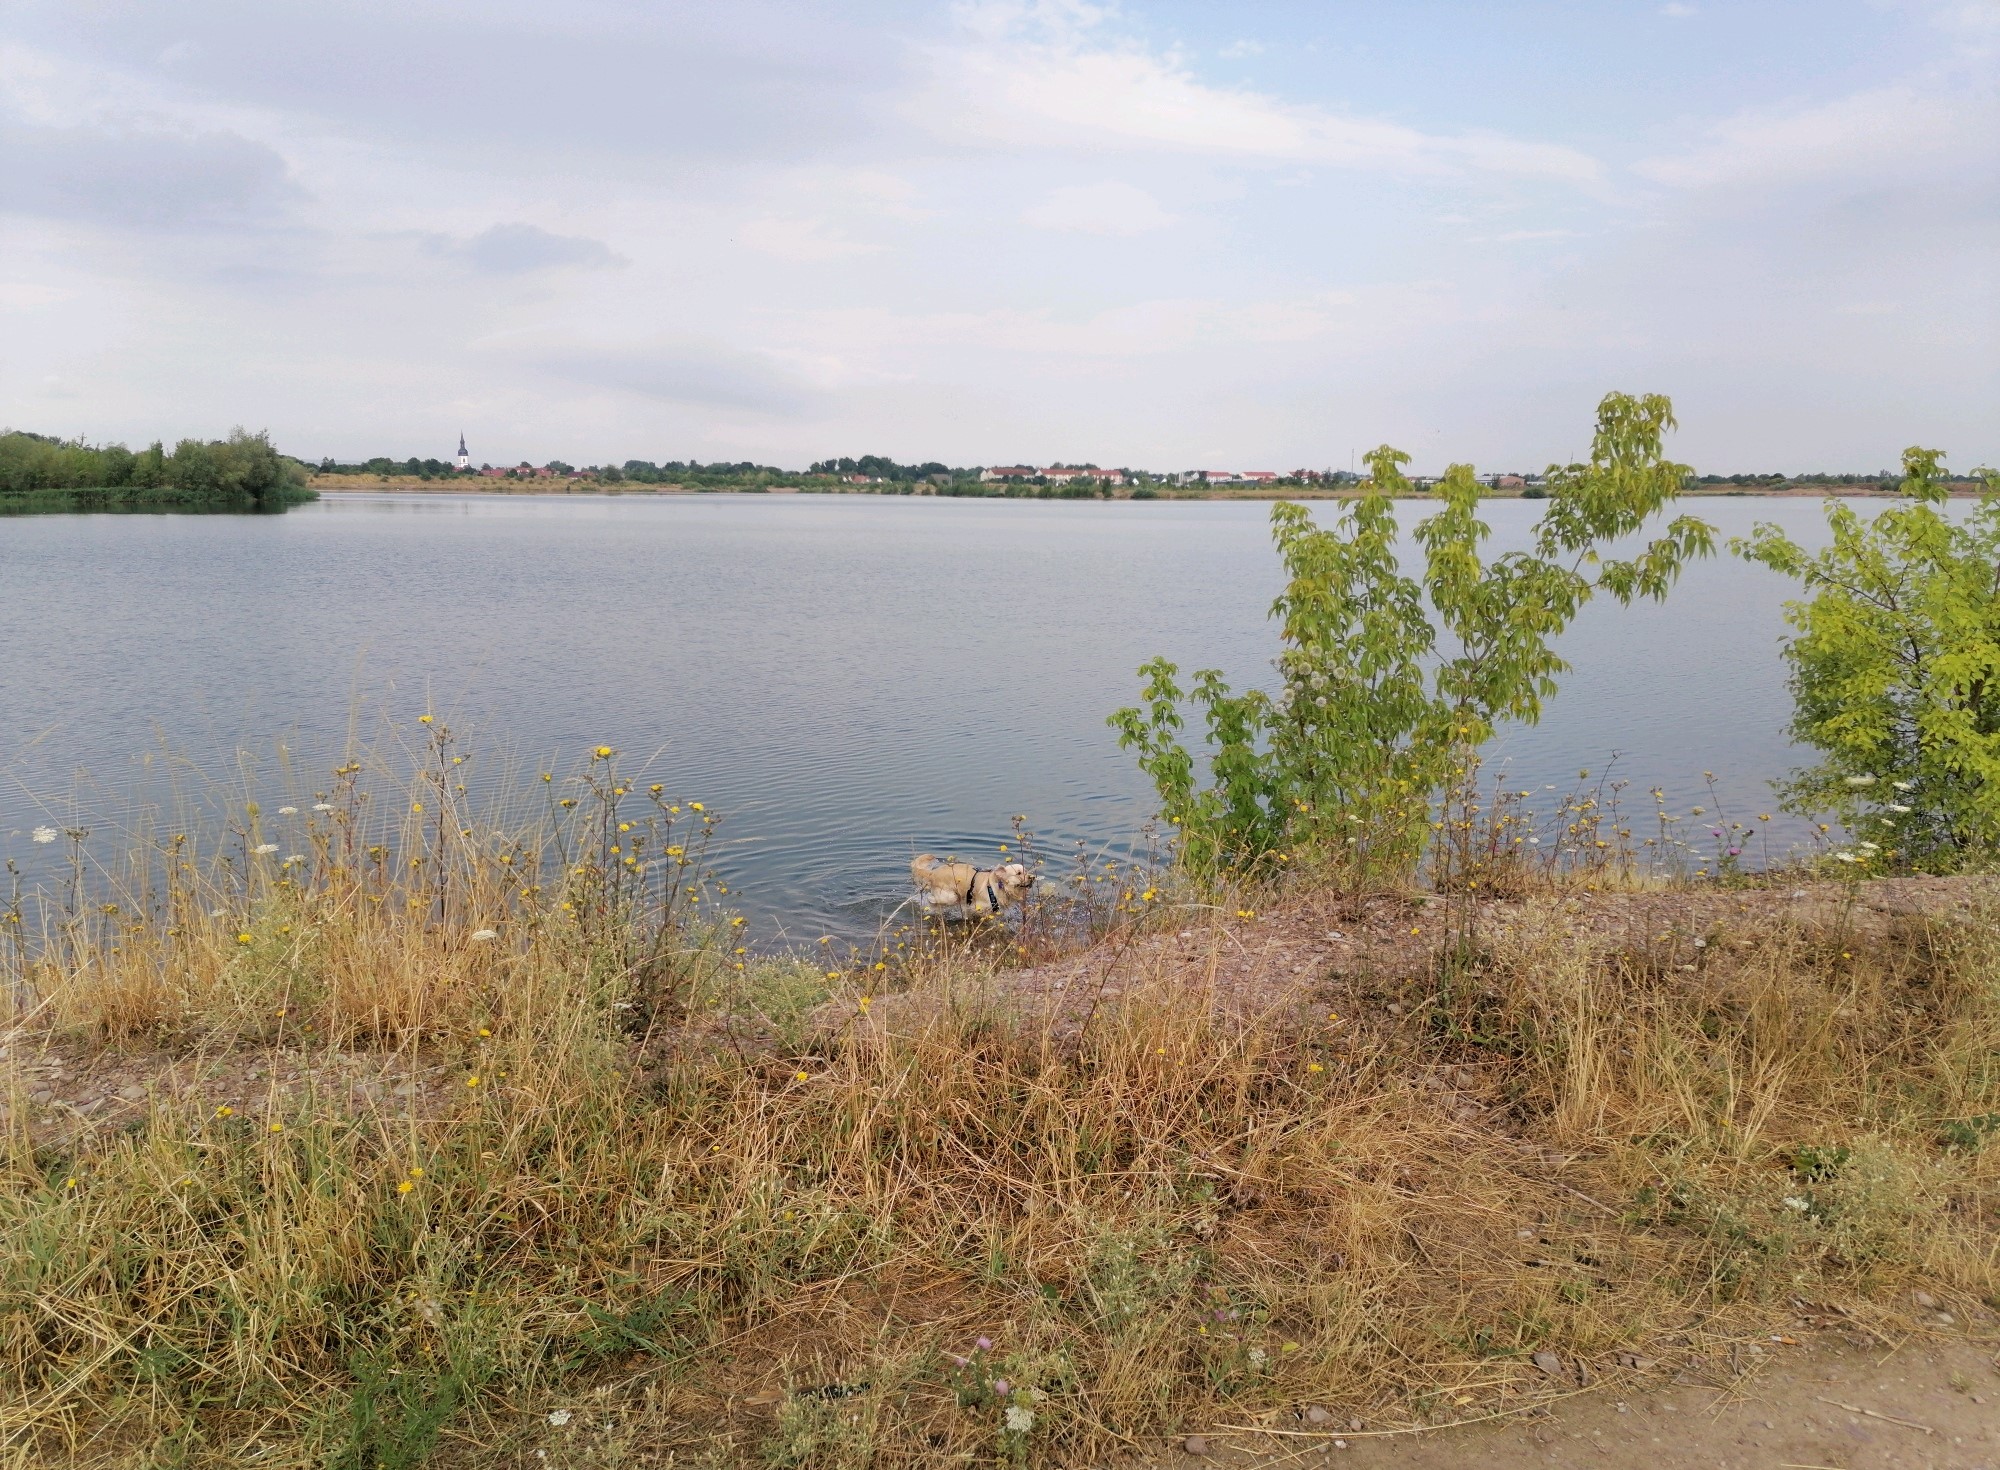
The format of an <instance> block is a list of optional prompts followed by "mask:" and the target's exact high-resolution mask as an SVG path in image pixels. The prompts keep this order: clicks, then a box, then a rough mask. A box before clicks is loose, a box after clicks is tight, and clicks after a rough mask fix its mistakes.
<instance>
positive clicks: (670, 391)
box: [495, 341, 818, 416]
mask: <svg viewBox="0 0 2000 1470" xmlns="http://www.w3.org/2000/svg"><path fill="white" fill-rule="evenodd" d="M495 345H496V346H497V345H499V344H495ZM508 350H509V351H518V350H519V347H518V344H508ZM530 357H531V359H532V360H533V361H534V363H535V365H536V366H537V367H539V368H541V370H542V371H544V372H546V373H548V374H550V375H552V376H554V377H558V378H564V379H567V380H569V381H571V382H575V383H582V384H585V385H587V386H589V387H593V388H609V389H612V390H614V391H616V392H620V393H630V394H633V395H636V396H637V397H640V398H651V399H656V400H659V401H660V402H664V403H675V404H681V405H685V406H689V407H695V408H718V409H734V410H738V411H741V412H745V413H753V414H763V415H771V416H786V415H796V414H800V413H803V412H805V411H806V410H808V409H809V408H811V407H812V405H813V404H814V402H815V401H816V400H817V398H818V394H817V393H816V392H815V391H814V390H813V389H812V388H811V387H810V386H808V385H807V384H805V383H803V382H801V381H800V380H799V378H798V377H797V376H796V375H795V374H793V373H791V372H788V371H786V370H785V369H784V368H782V367H780V366H779V365H778V364H776V363H774V362H773V361H771V360H770V359H769V358H767V357H763V356H760V355H758V354H755V353H750V352H744V351H741V350H739V349H737V348H733V347H727V346H724V345H722V344H720V343H716V342H705V341H656V342H649V343H628V344H575V345H568V346H555V347H550V348H547V349H543V350H541V351H532V350H531V352H530Z"/></svg>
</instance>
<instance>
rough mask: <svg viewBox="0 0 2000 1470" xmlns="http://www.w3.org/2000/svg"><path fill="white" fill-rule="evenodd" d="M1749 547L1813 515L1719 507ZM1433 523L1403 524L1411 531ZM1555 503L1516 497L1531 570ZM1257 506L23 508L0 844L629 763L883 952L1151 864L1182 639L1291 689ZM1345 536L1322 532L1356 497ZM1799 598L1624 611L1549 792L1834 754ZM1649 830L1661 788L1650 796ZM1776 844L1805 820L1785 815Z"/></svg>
mask: <svg viewBox="0 0 2000 1470" xmlns="http://www.w3.org/2000/svg"><path fill="white" fill-rule="evenodd" d="M1692 505H1693V508H1695V509H1696V510H1697V511H1698V512H1699V513H1701V514H1703V515H1705V516H1707V517H1708V518H1709V519H1710V520H1711V521H1713V522H1715V523H1716V524H1717V525H1718V526H1719V527H1720V528H1721V530H1722V533H1723V535H1724V536H1725V537H1726V536H1728V535H1731V534H1735V533H1739V532H1742V531H1747V530H1748V529H1749V527H1750V525H1751V523H1752V522H1753V521H1755V520H1774V521H1777V522H1778V523H1780V524H1782V525H1784V526H1786V527H1788V528H1789V529H1790V530H1792V532H1793V533H1794V534H1795V535H1797V536H1799V537H1801V539H1806V540H1809V541H1811V542H1812V543H1814V544H1817V543H1818V542H1819V541H1821V540H1822V539H1823V538H1822V536H1821V535H1820V534H1819V531H1820V527H1821V518H1820V511H1819V506H1818V504H1817V502H1814V501H1809V500H1781V499H1770V500H1759V499H1748V498H1746V499H1715V500H1700V501H1696V502H1693V503H1692ZM1419 509H1420V507H1418V506H1414V505H1411V506H1406V507H1405V520H1406V522H1407V521H1408V520H1409V519H1411V518H1412V513H1413V512H1416V511H1418V510H1419ZM1537 511H1538V506H1537V504H1536V503H1535V502H1532V501H1499V502H1495V503H1493V504H1491V505H1490V506H1488V507H1487V512H1486V513H1487V518H1488V519H1489V520H1490V521H1491V522H1492V523H1493V525H1494V528H1495V533H1496V535H1495V544H1496V546H1497V547H1498V548H1501V549H1504V548H1507V547H1512V546H1517V545H1520V544H1523V541H1524V538H1525V536H1526V533H1527V531H1528V528H1529V527H1530V526H1531V525H1532V523H1533V519H1534V517H1535V515H1536V514H1537ZM1268 514H1269V507H1268V506H1266V505H1260V504H1254V503H1240V502H1238V503H1216V502H1210V503H1187V504H1179V503H1157V502H1156V503H1150V504H1132V503H1120V504H1115V505H1097V504H1089V503H1069V502H1037V501H979V500H948V499H937V500H933V499H903V498H886V499H885V498H877V497H872V496H870V497H859V496H857V497H845V496H843V497H822V496H801V497H794V496H782V497H780V496H768V497H767V496H699V497H696V496H687V497H671V498H667V497H662V498H657V499H655V498H639V497H601V498H600V497H578V496H567V497H560V498H548V499H541V498H527V497H519V496H492V497H487V496H448V497H447V496H414V495H387V494H385V495H353V494H343V495H338V496H329V497H328V498H326V499H324V500H322V501H320V502H318V503H317V504H314V505H309V506H306V507H303V508H301V509H298V510H294V511H291V512H289V513H288V514H285V515H282V516H271V517H214V516H200V517H174V516H48V517H40V518H28V519H20V520H12V521H7V522H0V588H4V589H5V594H6V595H5V598H4V601H0V701H4V703H0V857H13V858H16V859H18V860H20V861H22V862H23V863H24V864H25V865H29V866H31V867H35V866H37V865H39V870H40V871H44V872H45V871H46V870H47V865H48V862H49V860H50V859H51V858H52V857H53V855H54V854H55V852H56V851H57V849H55V848H36V847H33V846H32V845H31V843H30V841H29V838H28V830H29V829H30V828H31V827H33V826H34V825H36V824H37V823H40V822H44V821H48V822H53V823H54V824H56V825H58V826H61V825H66V824H69V823H71V822H76V821H81V822H83V823H84V824H86V825H89V826H91V827H92V828H93V829H94V834H95V835H93V838H92V839H91V845H92V847H93V848H96V849H99V850H100V851H101V852H104V853H109V852H110V851H112V850H114V849H115V847H116V845H117V838H118V836H119V834H120V833H121V832H123V831H129V830H132V829H133V828H135V827H136V825H137V824H138V822H139V821H140V819H141V816H142V812H143V808H144V806H145V804H146V803H147V802H158V801H160V800H162V799H164V798H165V795H166V793H167V791H168V787H169V785H170V784H171V785H172V786H173V787H175V788H176V789H178V790H179V791H180V792H181V793H182V797H183V799H184V800H194V801H197V802H200V801H208V802H211V803H219V802H221V801H223V800H226V799H230V798H232V797H233V798H235V799H241V797H242V796H243V795H245V794H255V795H256V796H257V797H259V799H261V800H262V801H263V802H264V804H265V806H266V808H267V810H268V809H270V808H272V807H274V806H276V805H277V804H279V803H280V802H282V801H285V800H288V799H290V800H296V799H297V798H298V797H299V796H301V795H308V796H309V794H310V792H311V791H312V790H313V789H314V788H315V787H323V786H325V785H326V771H327V768H328V767H329V766H331V765H332V764H333V763H334V762H335V761H336V760H337V759H339V757H340V754H341V752H342V751H343V750H344V749H345V748H346V747H347V743H348V742H349V741H350V740H357V741H360V742H364V743H367V742H374V743H377V744H378V745H380V744H381V742H382V741H383V740H384V738H385V737H387V738H388V739H390V740H404V741H408V742H409V743H411V744H415V743H417V741H418V739H419V738H420V737H419V735H418V733H417V731H418V727H417V725H416V724H415V721H416V717H417V716H418V715H420V714H422V713H424V712H425V711H426V710H427V709H429V710H435V711H436V712H437V713H438V715H439V716H440V717H441V718H446V719H448V720H449V721H450V722H451V724H452V725H453V726H454V727H455V728H457V729H459V730H461V731H463V732H464V733H465V735H466V737H467V743H468V746H469V748H471V749H472V750H473V751H474V752H475V753H476V756H477V758H476V759H475V760H474V761H473V763H472V765H471V767H470V769H471V770H473V771H474V772H476V773H477V774H476V775H475V776H474V777H473V778H472V781H471V784H472V785H473V786H474V787H475V788H476V789H477V788H480V787H481V786H482V784H483V785H484V787H486V788H489V789H490V788H491V787H493V786H495V785H496V784H501V783H508V782H518V781H520V780H521V778H522V775H523V773H526V776H527V780H528V781H532V780H533V775H532V772H533V771H534V770H537V769H549V768H551V767H553V768H554V769H559V770H568V769H573V768H574V766H575V765H576V764H577V763H578V762H579V761H580V760H581V759H582V758H583V757H584V755H585V753H586V752H587V750H588V749H589V748H590V747H592V746H595V745H599V744H609V745H613V746H616V747H618V748H619V750H620V751H621V752H623V755H622V756H621V759H622V760H623V761H624V763H625V768H626V769H627V770H628V771H630V772H632V773H634V774H637V773H638V772H639V771H640V770H641V768H642V767H643V769H644V771H645V772H646V774H645V779H646V780H647V781H648V782H651V781H663V782H665V783H666V784H667V787H668V790H669V791H670V792H673V793H678V794H679V795H681V796H683V797H686V798H690V799H699V800H702V801H704V802H706V803H707V804H708V805H709V807H710V808H711V809H712V810H714V811H718V812H720V813H722V814H723V815H724V817H725V819H726V828H725V832H726V837H727V841H726V843H725V844H724V847H723V850H722V861H721V868H722V871H723V873H724V874H725V876H726V878H727V879H728V881H729V882H730V886H731V888H732V890H733V894H732V896H733V897H735V898H740V900H741V901H742V906H743V908H744V909H745V911H746V912H748V913H750V914H751V915H752V917H753V919H754V920H755V922H756V924H757V929H758V931H759V932H760V933H761V935H762V936H763V938H764V939H765V941H766V942H770V941H771V940H773V939H776V938H783V937H787V936H789V937H792V938H809V937H814V936H816V935H818V934H821V933H826V932H832V933H836V934H842V935H859V934H866V933H872V932H873V931H874V929H875V927H876V925H877V923H878V922H879V920H880V918H881V917H882V915H883V914H885V913H886V912H887V911H888V910H890V909H891V908H892V907H894V906H895V905H896V904H897V903H899V902H900V901H901V900H902V899H903V898H904V897H905V896H906V895H907V883H908V880H907V875H906V872H905V869H906V866H907V863H908V860H909V858H910V856H911V854H913V853H914V852H917V851H920V850H926V849H928V850H933V851H937V852H955V853H957V854H960V855H962V856H968V857H984V856H985V855H987V854H990V853H993V852H994V851H995V850H996V845H997V844H998V843H999V842H1001V841H1003V840H1006V838H1007V832H1008V822H1009V818H1010V817H1011V816H1013V815H1014V814H1015V813H1024V814H1026V815H1027V816H1028V818H1029V820H1030V823H1031V825H1032V826H1033V827H1034V828H1035V829H1036V831H1037V832H1038V833H1039V834H1040V837H1041V839H1042V842H1043V844H1044V846H1045V847H1047V848H1051V849H1054V850H1058V851H1060V850H1062V849H1064V848H1066V847H1068V846H1069V845H1070V844H1072V843H1074V842H1075V841H1077V840H1082V841H1083V842H1085V843H1087V844H1089V845H1091V847H1092V848H1093V849H1095V848H1110V849H1120V848H1123V847H1124V846H1126V845H1127V844H1129V843H1131V842H1132V841H1133V840H1134V838H1135V835H1136V834H1137V833H1138V832H1139V830H1140V829H1141V827H1142V826H1143V824H1144V822H1145V820H1146V818H1147V816H1148V814H1149V812H1150V803H1149V795H1150V793H1149V789H1148V787H1147V786H1146V784H1145V782H1144V781H1143V779H1142V778H1141V777H1140V776H1139V774H1138V772H1137V771H1136V769H1135V768H1134V767H1133V765H1132V762H1131V759H1130V757H1129V756H1127V755H1125V754H1124V753H1122V752H1120V751H1119V750H1118V748H1117V745H1116V742H1115V739H1114V738H1113V736H1112V734H1111V732H1110V730H1109V729H1107V727H1106V725H1105V716H1106V715H1108V714H1109V713H1110V712H1111V711H1112V710H1113V709H1114V708H1116V707H1117V706H1119V705H1120V704H1125V703H1130V702H1131V701H1132V699H1133V696H1134V694H1135V692H1136V687H1137V681H1136V679H1135V677H1134V672H1133V671H1134V670H1135V669H1136V668H1137V666H1138V665H1139V664H1140V663H1141V662H1142V661H1143V660H1145V659H1146V658H1148V657H1150V656H1151V655H1153V654H1156V653H1164V654H1167V655H1169V656H1170V657H1172V658H1174V659H1175V660H1177V661H1178V662H1179V663H1180V664H1181V665H1182V667H1183V668H1184V669H1191V668H1195V667H1203V666H1208V665H1216V666H1220V667H1221V668H1223V669H1225V670H1227V671H1228V672H1229V673H1230V675H1231V676H1232V677H1233V678H1235V679H1238V680H1258V679H1260V678H1266V677H1268V675H1269V672H1270V669H1269V661H1270V659H1271V657H1272V656H1273V654H1274V653H1275V652H1276V650H1277V640H1276V635H1275V630H1274V629H1273V627H1272V626H1271V624H1270V623H1269V622H1268V621H1267V619H1266V616H1265V614H1266V610H1267V609H1268V607H1269V605H1270V602H1271V599H1272V597H1273V596H1274V595H1275V594H1276V592H1277V590H1278V587H1279V576H1278V564H1277V559H1276V557H1275V555H1274V553H1273V552H1272V550H1271V546H1270V537H1269V533H1268V527H1267V518H1268ZM1323 514H1326V512H1323ZM1790 590H1791V589H1790V587H1789V586H1788V584H1787V583H1785V582H1784V581H1783V580H1782V579H1780V578H1778V577H1777V576H1775V575H1774V574H1772V573H1769V572H1766V571H1764V570H1763V569H1761V568H1757V567H1751V566H1747V565H1745V564H1743V563H1741V562H1739V561H1736V560H1734V559H1733V558H1728V557H1726V556H1725V557H1719V558H1717V559H1716V560H1713V561H1710V562H1707V563H1704V564H1701V565H1699V566H1697V567H1695V568H1694V569H1693V570H1692V572H1690V573H1689V575H1688V576H1687V577H1686V578H1685V579H1684V580H1683V582H1682V584H1681V586H1680V588H1679V589H1678V590H1677V591H1676V592H1675V594H1674V596H1673V597H1672V599H1671V600H1670V601H1669V602H1668V603H1667V604H1666V605H1665V606H1663V607H1655V606H1650V605H1649V606H1643V607H1638V608H1633V609H1621V608H1618V607H1616V606H1615V605H1613V604H1609V603H1603V604H1599V605H1596V606H1593V607H1592V608H1591V609H1589V610H1588V612H1587V613H1586V615H1585V616H1584V618H1583V619H1582V620H1581V621H1580V622H1579V624H1578V626H1577V627H1576V628H1575V629H1573V630H1572V632H1571V633H1570V635H1569V636H1568V638H1567V640H1566V642H1565V643H1564V645H1563V652H1564V654H1565V655H1566V656H1567V657H1568V658H1569V659H1570V661H1571V662H1572V663H1573V664H1574V665H1575V672H1574V673H1573V674H1572V675H1570V676H1569V678H1568V679H1567V680H1566V681H1565V684H1564V687H1563V691H1562V693H1561V694H1560V695H1559V696H1558V697H1557V699H1556V700H1555V701H1554V702H1553V703H1552V705H1551V706H1550V708H1549V712H1548V716H1547V718H1546V719H1545V720H1544V721H1543V723H1542V724H1541V725H1540V726H1539V727H1537V728H1534V729H1532V730H1521V731H1515V732H1512V733H1510V734H1509V735H1508V736H1506V737H1505V738H1504V739H1503V740H1502V741H1501V742H1500V743H1499V745H1498V746H1497V748H1496V749H1495V751H1494V759H1495V762H1496V764H1497V763H1500V762H1504V763H1506V766H1507V769H1508V770H1509V772H1510V777H1511V778H1518V779H1519V780H1520V782H1521V784H1522V785H1524V786H1534V787H1537V788H1539V787H1542V786H1545V785H1549V784H1554V785H1559V786H1561V787H1563V788H1564V789H1568V788H1569V787H1570V786H1573V785H1574V784H1575V781H1576V776H1577V772H1578V771H1579V770H1580V769H1584V768H1589V769H1590V770H1591V771H1592V772H1593V773H1595V772H1597V771H1599V770H1601V769H1602V768H1603V767H1604V765H1605V763H1606V761H1607V760H1608V759H1609V758H1610V756H1611V755H1612V753H1613V752H1614V751H1615V752H1619V753H1620V754H1619V760H1618V766H1617V769H1618V770H1619V771H1620V772H1621V773H1623V774H1624V775H1626V776H1629V777H1630V778H1631V779H1632V780H1633V782H1634V789H1635V790H1637V791H1639V792H1643V790H1644V788H1645V787H1647V786H1650V785H1652V784H1655V783H1658V784H1661V785H1664V786H1665V787H1666V788H1667V790H1668V792H1669V794H1670V796H1671V797H1672V798H1673V800H1674V802H1675V804H1676V806H1677V807H1679V808H1680V809H1681V810H1685V809H1686V808H1687V807H1688V806H1689V805H1692V804H1695V803H1704V804H1709V798H1708V796H1707V794H1706V792H1705V791H1704V790H1703V779H1702V773H1703V772H1704V771H1714V772H1715V773H1716V775H1717V777H1718V784H1719V788H1720V790H1721V793H1722V795H1723V797H1724V801H1725V805H1726V807H1727V809H1728V810H1729V811H1730V813H1731V815H1734V816H1738V817H1741V818H1747V817H1752V816H1754V815H1755V814H1756V813H1757V812H1758V811H1760V810H1768V809H1769V808H1770V798H1769V795H1768V786H1767V784H1766V783H1767V782H1768V780H1769V779H1770V778H1772V777H1774V776H1777V775H1780V774H1782V773H1784V772H1785V771H1786V770H1788V769H1789V768H1790V767H1792V766H1793V765H1796V764H1798V763H1799V760H1800V757H1799V754H1798V753H1797V752H1795V751H1794V750H1792V749H1791V748H1790V746H1789V745H1788V742H1787V741H1786V739H1785V736H1784V734H1783V726H1784V724H1785V721H1786V719H1787V718H1788V715H1789V711H1790V701H1789V699H1788V696H1787V694H1786V691H1785V688H1784V680H1783V670H1782V667H1781V665H1780V663H1779V660H1778V640H1779V637H1780V635H1781V633H1782V631H1783V623H1782V615H1781V604H1782V602H1783V600H1784V599H1785V597H1786V596H1788V595H1790ZM1638 806H1639V808H1640V809H1641V810H1642V811H1643V810H1645V809H1646V808H1648V807H1649V803H1648V802H1647V800H1646V799H1645V798H1644V797H1643V795H1642V796H1641V798H1640V801H1639V803H1638ZM1773 827H1774V828H1777V829H1779V831H1778V832H1777V833H1776V834H1774V835H1776V836H1777V837H1778V847H1779V849H1780V850H1781V849H1782V847H1783V845H1784V844H1785V843H1786V842H1788V841H1790V840H1791V839H1793V838H1794V837H1796V836H1797V835H1798V831H1797V827H1796V825H1795V824H1780V823H1774V824H1773Z"/></svg>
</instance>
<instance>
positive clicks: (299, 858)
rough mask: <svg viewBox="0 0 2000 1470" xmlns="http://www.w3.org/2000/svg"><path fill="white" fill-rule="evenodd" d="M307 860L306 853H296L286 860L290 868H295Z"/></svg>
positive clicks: (286, 864)
mask: <svg viewBox="0 0 2000 1470" xmlns="http://www.w3.org/2000/svg"><path fill="white" fill-rule="evenodd" d="M305 860H306V855H305V854H304V853H302V852H295V853H293V854H292V855H291V856H290V857H288V858H286V859H285V866H286V867H288V868H290V867H295V866H297V865H298V864H299V863H302V862H304V861H305Z"/></svg>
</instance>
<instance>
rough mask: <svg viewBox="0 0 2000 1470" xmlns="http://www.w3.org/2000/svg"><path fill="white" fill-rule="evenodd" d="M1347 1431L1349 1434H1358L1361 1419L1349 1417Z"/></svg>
mask: <svg viewBox="0 0 2000 1470" xmlns="http://www.w3.org/2000/svg"><path fill="white" fill-rule="evenodd" d="M1347 1432H1348V1433H1349V1434H1359V1433H1360V1432H1361V1421H1360V1420H1359V1419H1349V1420H1348V1421H1347Z"/></svg>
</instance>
